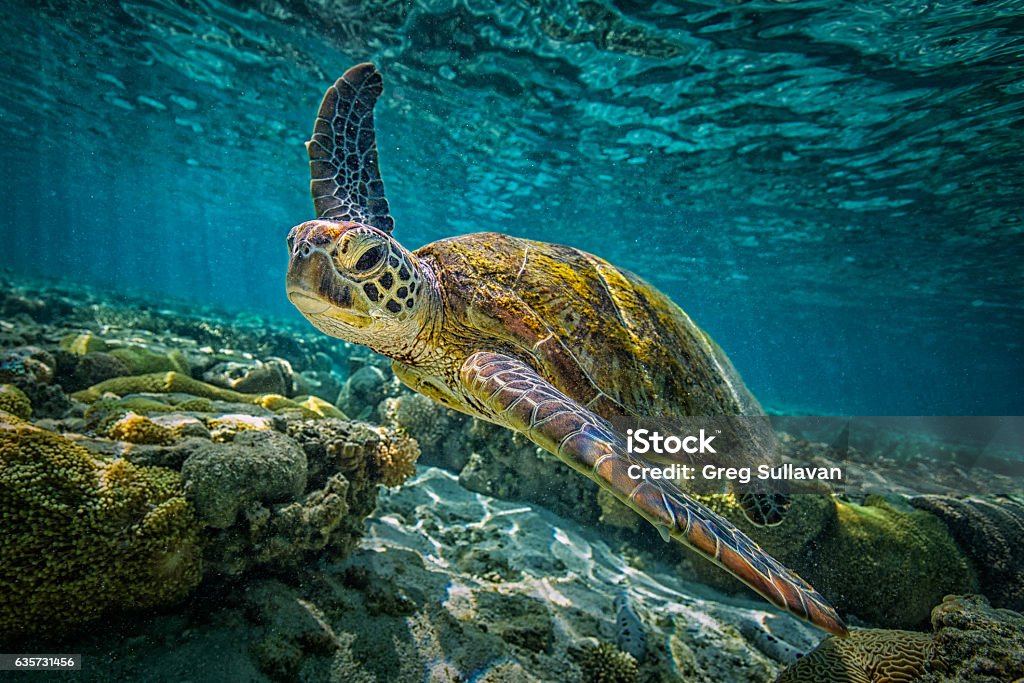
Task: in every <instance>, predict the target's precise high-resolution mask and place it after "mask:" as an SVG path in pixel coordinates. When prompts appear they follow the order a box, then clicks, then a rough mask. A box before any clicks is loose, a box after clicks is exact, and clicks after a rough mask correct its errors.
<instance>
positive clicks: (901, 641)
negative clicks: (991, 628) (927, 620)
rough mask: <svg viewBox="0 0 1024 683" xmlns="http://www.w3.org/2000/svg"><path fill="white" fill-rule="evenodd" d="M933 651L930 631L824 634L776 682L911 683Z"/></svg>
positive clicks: (932, 655) (933, 642)
mask: <svg viewBox="0 0 1024 683" xmlns="http://www.w3.org/2000/svg"><path fill="white" fill-rule="evenodd" d="M935 652H936V644H935V637H934V636H933V635H932V634H931V633H918V632H916V631H887V630H883V629H865V630H863V631H853V632H851V633H850V635H849V636H848V637H846V638H836V637H832V636H830V637H828V638H826V639H825V640H824V641H823V642H822V643H821V645H819V646H818V647H817V648H815V650H814V651H813V652H811V653H810V654H808V655H806V656H805V657H804V658H803V659H801V660H800V661H798V662H797V663H796V664H794V665H793V666H791V667H790V668H788V669H786V670H785V671H784V672H782V675H780V676H779V678H778V679H777V680H776V683H911V682H912V681H915V680H917V679H918V678H919V677H920V676H922V675H923V674H924V671H925V663H926V662H928V661H930V660H931V659H932V658H933V657H934V656H935Z"/></svg>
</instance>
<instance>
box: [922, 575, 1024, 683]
mask: <svg viewBox="0 0 1024 683" xmlns="http://www.w3.org/2000/svg"><path fill="white" fill-rule="evenodd" d="M932 628H933V629H934V630H935V642H936V645H937V646H938V650H939V655H938V656H937V657H936V658H934V659H933V660H932V661H930V662H929V663H928V666H927V667H926V668H927V669H928V671H929V673H928V674H927V675H925V676H923V677H922V678H921V680H920V682H919V683H1002V682H1003V681H1019V680H1021V679H1022V678H1024V615H1021V614H1020V613H1018V612H1014V611H1011V610H1007V609H994V608H992V607H990V606H989V603H988V601H987V600H986V599H985V598H984V597H983V596H980V595H950V596H947V597H946V599H945V600H943V601H942V604H940V605H939V606H938V607H936V608H935V609H934V610H932Z"/></svg>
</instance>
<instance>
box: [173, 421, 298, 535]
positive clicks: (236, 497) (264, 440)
mask: <svg viewBox="0 0 1024 683" xmlns="http://www.w3.org/2000/svg"><path fill="white" fill-rule="evenodd" d="M306 475H307V466H306V454H305V453H304V452H303V451H302V449H301V448H300V447H299V446H298V444H297V443H295V441H294V440H292V439H291V438H289V437H287V436H285V435H284V434H279V433H277V432H274V431H269V430H254V429H250V430H244V431H241V432H239V433H238V435H237V436H236V437H235V439H234V441H233V442H232V443H225V444H216V443H211V444H208V445H206V446H204V447H201V448H198V449H196V450H195V451H194V452H193V453H192V455H191V456H190V457H189V458H188V460H186V461H185V464H184V465H183V466H182V468H181V478H182V481H183V482H184V487H185V494H186V496H188V498H189V500H191V501H192V502H193V503H194V504H195V506H196V510H197V511H198V512H199V516H200V519H202V520H203V522H204V523H205V524H207V525H208V526H211V527H214V528H216V529H224V528H227V527H229V526H231V525H232V524H233V523H234V522H235V518H236V517H237V515H238V512H239V510H240V509H242V508H243V507H246V506H248V505H249V504H250V503H253V502H260V503H281V502H290V501H292V500H295V499H296V498H297V497H298V496H300V495H301V494H302V493H303V491H305V488H306Z"/></svg>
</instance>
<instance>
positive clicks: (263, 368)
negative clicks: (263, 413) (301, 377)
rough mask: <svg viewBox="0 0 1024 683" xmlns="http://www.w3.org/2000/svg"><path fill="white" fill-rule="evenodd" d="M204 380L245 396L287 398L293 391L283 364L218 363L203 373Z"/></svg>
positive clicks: (254, 362) (251, 362)
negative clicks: (280, 396) (279, 395)
mask: <svg viewBox="0 0 1024 683" xmlns="http://www.w3.org/2000/svg"><path fill="white" fill-rule="evenodd" d="M289 370H290V368H289ZM203 379H204V380H205V381H206V382H208V383H209V384H214V385H217V386H220V387H224V388H225V389H232V390H234V391H239V392H242V393H243V394H281V395H282V396H286V395H288V393H289V390H290V389H291V382H288V381H286V378H285V372H284V371H283V370H282V364H281V363H274V362H266V363H264V362H263V361H260V360H252V361H246V362H240V361H225V362H222V363H218V364H217V365H214V366H213V367H212V368H210V369H208V370H207V371H206V372H204V373H203Z"/></svg>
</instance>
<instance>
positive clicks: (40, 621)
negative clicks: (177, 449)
mask: <svg viewBox="0 0 1024 683" xmlns="http://www.w3.org/2000/svg"><path fill="white" fill-rule="evenodd" d="M0 510H3V514H2V515H0V537H2V538H4V539H5V546H4V552H3V553H0V639H6V638H11V637H24V636H38V635H48V636H55V635H56V636H59V635H61V634H64V633H67V632H68V631H70V630H72V629H74V628H75V627H77V626H80V625H82V624H84V623H86V622H89V621H93V620H95V619H98V618H100V617H102V616H104V614H106V613H108V612H110V611H113V610H126V609H140V608H147V607H153V606H157V605H163V604H168V603H171V602H174V601H176V600H178V599H180V598H182V597H184V596H185V595H187V594H188V593H189V592H191V591H192V590H193V589H194V588H195V586H196V585H197V584H198V582H199V578H200V558H201V543H200V538H201V537H200V533H201V527H200V525H199V522H198V520H197V518H196V515H195V511H194V509H193V508H192V506H191V505H190V504H189V503H188V502H187V501H186V500H185V498H184V496H183V494H182V492H181V486H180V477H179V475H178V473H177V472H174V471H172V470H167V469H163V468H159V467H137V466H135V465H132V464H131V463H129V462H127V461H125V460H114V461H101V460H97V459H96V457H95V456H94V455H93V454H92V453H90V452H89V451H87V450H85V449H84V448H82V447H81V446H78V445H77V444H74V443H72V442H70V441H68V440H67V439H65V438H63V437H61V436H58V435H57V434H53V433H50V432H47V431H44V430H42V429H39V428H38V427H35V426H33V425H30V424H27V423H24V422H21V421H19V420H16V419H12V418H10V417H7V416H6V414H0Z"/></svg>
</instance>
